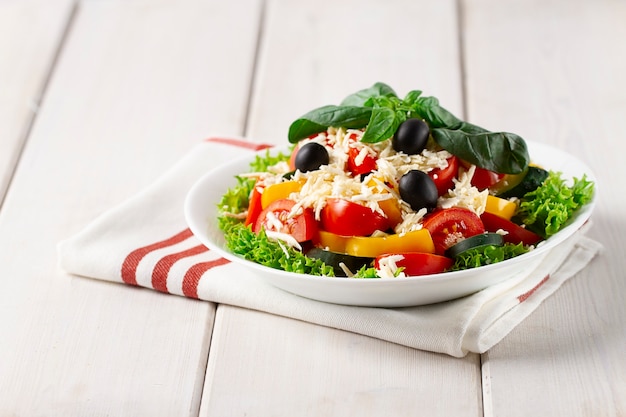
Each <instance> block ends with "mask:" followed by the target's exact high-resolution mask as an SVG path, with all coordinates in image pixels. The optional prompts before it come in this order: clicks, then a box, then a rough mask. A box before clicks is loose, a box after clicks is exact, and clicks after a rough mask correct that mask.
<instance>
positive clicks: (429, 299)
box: [185, 141, 597, 307]
mask: <svg viewBox="0 0 626 417" xmlns="http://www.w3.org/2000/svg"><path fill="white" fill-rule="evenodd" d="M527 145H528V150H529V153H530V156H531V159H532V160H533V162H535V163H538V164H540V165H542V166H544V167H545V168H547V169H550V170H553V171H560V172H562V173H563V175H564V177H565V178H572V177H577V178H580V177H582V175H583V174H586V175H587V178H588V179H590V180H592V181H594V182H596V178H595V177H594V176H593V173H592V172H591V170H590V169H589V168H588V167H587V166H586V165H585V164H583V163H582V162H580V161H579V160H577V159H576V158H574V157H573V156H571V155H569V154H567V153H566V152H563V151H560V150H558V149H555V148H553V147H550V146H548V145H544V144H540V143H533V142H529V141H527ZM285 149H286V148H282V149H281V148H277V149H275V150H273V151H272V152H278V151H281V150H282V151H283V152H285ZM263 152H265V151H263ZM253 158H254V156H246V157H244V158H241V159H238V160H235V161H233V162H230V163H228V164H226V165H222V166H220V167H218V168H216V169H213V170H211V171H210V172H208V173H207V174H206V175H204V176H203V177H202V178H200V179H199V180H198V181H197V182H196V184H195V185H194V186H193V187H192V188H191V190H190V191H189V193H188V195H187V199H186V201H185V217H186V219H187V223H188V225H189V228H190V229H191V231H192V232H193V233H194V235H195V236H197V238H198V239H200V241H201V242H202V243H203V244H205V245H206V246H208V247H209V248H210V249H212V250H215V251H217V252H219V253H220V254H221V255H222V256H223V257H224V258H226V259H229V260H231V261H233V262H236V263H239V264H241V265H244V266H245V267H247V268H248V269H249V271H250V273H253V274H257V275H258V276H259V277H261V278H262V279H265V280H267V281H268V282H269V283H271V284H272V285H274V286H276V287H278V288H281V289H283V290H285V291H289V292H291V293H293V294H297V295H300V296H303V297H307V298H312V299H315V300H319V301H325V302H330V303H337V304H345V305H358V306H372V307H407V306H416V305H423V304H431V303H436V302H441V301H447V300H451V299H454V298H458V297H462V296H465V295H468V294H471V293H474V292H476V291H479V290H481V289H484V288H486V287H489V286H491V285H494V284H497V283H499V282H502V281H504V280H507V279H511V278H513V277H516V276H519V274H525V273H528V272H530V271H531V270H532V269H533V268H535V267H536V266H537V265H538V264H539V263H540V262H541V260H542V259H543V258H544V257H545V256H546V254H547V253H548V252H549V251H550V249H552V248H554V247H555V246H556V245H558V244H559V243H561V242H563V241H564V240H565V239H566V238H567V237H569V236H571V235H572V234H573V233H574V232H575V231H576V230H578V229H579V228H580V227H581V226H582V225H583V224H584V223H585V222H586V221H587V219H588V218H589V216H590V215H591V212H592V210H593V206H594V203H595V197H594V201H592V202H591V203H590V204H588V205H586V206H585V207H583V208H582V209H581V210H579V212H578V213H577V214H576V216H575V217H574V218H573V219H572V220H571V221H570V223H569V224H568V225H567V226H566V227H565V228H564V229H562V230H561V231H560V232H559V233H557V234H555V235H554V236H552V237H550V238H549V239H548V240H547V241H545V242H543V243H542V244H541V245H540V246H539V247H538V248H536V249H535V250H533V251H531V252H528V253H526V254H524V255H521V256H518V257H516V258H513V259H510V260H507V261H504V262H500V263H497V264H492V265H488V266H483V267H480V268H475V269H469V270H464V271H455V272H447V273H441V274H434V275H426V276H419V277H406V278H395V279H349V278H328V277H317V276H311V275H305V274H297V273H291V272H285V271H280V270H276V269H272V268H268V267H265V266H262V265H259V264H256V263H254V262H250V261H247V260H244V259H242V258H241V257H239V256H237V255H234V254H232V253H230V252H228V251H227V250H226V249H225V245H224V236H223V234H222V232H221V231H220V229H219V228H218V224H217V203H218V202H219V201H220V199H221V197H222V195H223V194H224V193H225V192H226V190H227V189H228V188H230V187H233V186H235V185H236V180H235V175H238V174H241V173H244V172H248V171H249V164H250V162H251V161H252V159H253ZM596 195H597V193H596ZM234 279H236V277H234Z"/></svg>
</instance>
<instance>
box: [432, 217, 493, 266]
mask: <svg viewBox="0 0 626 417" xmlns="http://www.w3.org/2000/svg"><path fill="white" fill-rule="evenodd" d="M423 225H424V228H426V229H427V230H428V231H429V232H430V235H431V237H432V239H433V243H434V244H435V253H437V254H438V255H443V254H444V253H445V252H446V250H447V249H448V248H449V247H451V246H452V245H454V244H455V243H457V242H459V241H461V240H463V239H465V238H468V237H470V236H474V235H477V234H479V233H483V232H484V231H485V226H484V225H483V222H482V221H481V220H480V217H478V215H477V214H476V213H474V212H473V211H471V210H468V209H466V208H461V207H452V208H448V209H442V210H437V211H434V212H433V213H431V214H429V215H428V216H427V217H425V218H424V224H423Z"/></svg>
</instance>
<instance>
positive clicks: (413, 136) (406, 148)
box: [391, 119, 430, 155]
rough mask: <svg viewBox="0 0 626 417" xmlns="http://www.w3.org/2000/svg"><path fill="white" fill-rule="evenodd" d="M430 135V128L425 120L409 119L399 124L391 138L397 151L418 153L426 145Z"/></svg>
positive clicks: (411, 153)
mask: <svg viewBox="0 0 626 417" xmlns="http://www.w3.org/2000/svg"><path fill="white" fill-rule="evenodd" d="M429 135H430V128H429V127H428V125H427V124H426V122H425V121H423V120H420V119H408V120H405V121H404V122H402V123H400V126H398V130H396V133H395V134H394V135H393V138H392V139H391V146H393V149H394V150H395V151H396V152H404V153H405V154H407V155H417V154H419V153H420V152H422V151H423V150H424V148H425V147H426V142H428V136H429Z"/></svg>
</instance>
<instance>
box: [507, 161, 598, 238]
mask: <svg viewBox="0 0 626 417" xmlns="http://www.w3.org/2000/svg"><path fill="white" fill-rule="evenodd" d="M593 191H594V184H593V182H592V181H589V180H588V179H587V177H586V175H583V177H582V178H580V179H579V178H574V179H573V184H572V185H571V186H569V185H568V184H567V183H566V181H565V180H564V179H563V178H562V176H561V173H560V172H553V171H551V172H550V173H549V174H548V178H546V180H545V181H544V182H543V184H542V185H540V186H539V187H538V188H537V189H535V190H534V191H531V192H528V193H526V194H525V195H524V197H522V201H521V203H520V207H519V211H518V213H517V217H518V219H519V220H520V221H521V222H522V223H524V224H525V225H526V226H527V227H528V228H529V229H530V230H532V231H534V232H535V233H538V234H539V235H541V236H543V237H545V238H547V237H550V236H552V235H554V234H555V233H557V232H558V231H559V230H561V229H562V228H563V226H564V225H565V224H566V222H567V221H568V220H569V219H570V218H571V217H572V215H573V214H574V212H576V210H578V209H579V208H580V207H582V206H583V205H585V204H587V203H588V202H590V201H591V199H592V198H593Z"/></svg>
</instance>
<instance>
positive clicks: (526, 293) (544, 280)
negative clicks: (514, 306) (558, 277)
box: [517, 274, 550, 303]
mask: <svg viewBox="0 0 626 417" xmlns="http://www.w3.org/2000/svg"><path fill="white" fill-rule="evenodd" d="M548 279H550V274H548V275H546V276H545V277H543V279H542V280H541V281H540V282H539V283H538V284H537V285H535V286H534V287H533V288H531V289H530V290H528V291H526V292H525V293H524V294H522V295H520V296H518V297H517V299H518V300H519V302H520V303H523V302H524V301H526V300H527V299H528V297H530V296H531V295H533V293H534V292H535V291H537V289H538V288H539V287H541V286H542V285H543V284H545V283H546V281H548Z"/></svg>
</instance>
